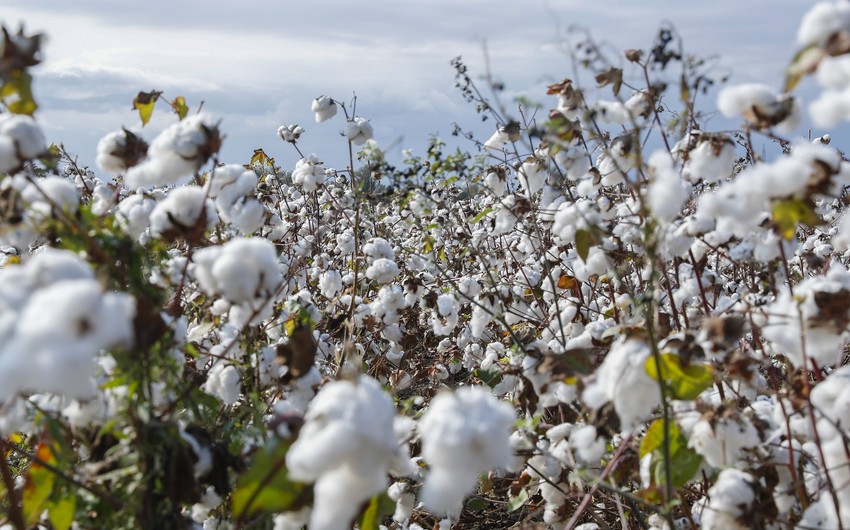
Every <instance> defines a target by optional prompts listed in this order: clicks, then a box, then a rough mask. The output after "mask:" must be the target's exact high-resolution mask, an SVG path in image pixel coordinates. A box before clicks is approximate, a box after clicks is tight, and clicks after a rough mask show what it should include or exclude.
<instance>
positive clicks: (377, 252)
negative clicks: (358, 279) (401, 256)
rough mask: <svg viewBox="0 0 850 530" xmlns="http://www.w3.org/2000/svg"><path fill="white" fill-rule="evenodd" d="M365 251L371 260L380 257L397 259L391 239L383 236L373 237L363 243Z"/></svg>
mask: <svg viewBox="0 0 850 530" xmlns="http://www.w3.org/2000/svg"><path fill="white" fill-rule="evenodd" d="M363 252H364V253H365V254H366V255H367V256H368V257H369V260H370V261H374V260H376V259H379V258H386V259H395V251H393V246H392V245H391V244H390V242H389V241H387V240H386V239H384V238H382V237H373V238H371V239H370V240H369V241H367V242H366V244H365V245H363Z"/></svg>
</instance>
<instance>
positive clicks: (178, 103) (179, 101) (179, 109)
mask: <svg viewBox="0 0 850 530" xmlns="http://www.w3.org/2000/svg"><path fill="white" fill-rule="evenodd" d="M171 108H173V109H174V112H176V113H177V117H178V118H180V119H181V120H182V119H183V118H185V117H186V115H187V114H189V107H188V106H187V105H186V99H185V98H184V97H183V96H177V97H176V98H174V101H172V102H171Z"/></svg>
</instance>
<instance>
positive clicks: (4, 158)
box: [0, 112, 47, 173]
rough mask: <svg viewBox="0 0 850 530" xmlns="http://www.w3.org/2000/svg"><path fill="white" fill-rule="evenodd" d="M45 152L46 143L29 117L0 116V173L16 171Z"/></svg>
mask: <svg viewBox="0 0 850 530" xmlns="http://www.w3.org/2000/svg"><path fill="white" fill-rule="evenodd" d="M46 151H47V141H46V140H45V139H44V134H43V133H42V132H41V128H40V127H39V126H38V124H37V123H36V122H35V120H33V119H32V118H31V117H29V116H23V115H20V114H12V113H9V112H6V113H4V114H0V172H3V173H6V172H8V171H11V170H14V169H17V168H19V167H20V166H21V164H22V163H23V162H24V161H25V160H32V159H34V158H37V157H39V156H40V155H42V154H44V153H45V152H46Z"/></svg>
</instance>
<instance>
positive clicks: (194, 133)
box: [124, 114, 222, 190]
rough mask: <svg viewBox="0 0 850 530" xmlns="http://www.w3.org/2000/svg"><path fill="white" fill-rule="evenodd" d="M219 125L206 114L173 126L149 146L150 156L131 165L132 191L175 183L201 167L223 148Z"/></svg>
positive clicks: (127, 181)
mask: <svg viewBox="0 0 850 530" xmlns="http://www.w3.org/2000/svg"><path fill="white" fill-rule="evenodd" d="M221 139H222V137H221V133H220V132H219V130H218V124H217V123H216V122H215V121H213V119H212V118H211V117H209V116H207V115H206V114H195V115H193V116H188V117H186V118H184V119H182V120H180V121H178V122H177V123H175V124H173V125H171V126H170V127H168V128H167V129H165V130H164V131H162V132H161V133H160V134H159V136H157V137H156V138H155V139H154V141H153V142H151V145H150V148H149V149H148V158H147V159H146V160H145V161H144V162H142V163H140V164H138V165H136V166H133V167H132V168H130V169H129V170H128V171H127V174H126V175H125V176H124V183H125V184H126V185H127V187H128V188H129V189H131V190H135V189H137V188H140V187H143V186H161V185H164V184H173V183H175V182H177V181H178V180H180V179H181V178H183V177H186V176H188V175H191V174H193V173H194V172H195V171H197V170H199V169H200V168H201V166H203V165H204V164H205V163H206V162H207V160H208V159H209V158H210V157H211V156H212V155H213V154H215V153H217V152H218V150H219V149H220V148H221Z"/></svg>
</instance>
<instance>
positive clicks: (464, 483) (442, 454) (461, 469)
mask: <svg viewBox="0 0 850 530" xmlns="http://www.w3.org/2000/svg"><path fill="white" fill-rule="evenodd" d="M515 418H516V415H515V413H514V410H513V407H511V406H510V405H509V404H507V403H505V402H503V401H499V400H498V399H497V398H495V397H493V395H492V394H490V392H489V391H488V390H486V389H484V388H481V387H464V388H460V389H458V390H457V391H456V392H454V393H444V394H438V395H437V396H436V397H435V398H434V399H433V400H432V401H431V405H430V407H428V410H427V411H426V412H425V414H424V415H423V416H422V419H421V420H420V422H419V432H420V435H421V436H422V454H423V456H424V457H425V460H426V461H427V462H428V465H429V466H430V473H429V474H428V477H427V478H426V481H425V486H424V487H423V489H422V496H421V498H422V501H423V502H424V503H425V506H426V507H428V508H429V509H431V510H432V511H434V512H435V513H448V514H449V515H457V514H459V513H460V510H461V506H462V502H463V498H464V496H465V495H466V494H467V493H469V492H470V491H472V489H473V488H474V487H475V483H476V481H477V480H478V477H479V475H481V473H484V472H486V471H489V470H491V469H494V468H498V467H502V466H505V465H507V464H508V463H509V462H510V460H511V457H512V456H513V453H512V451H511V446H510V431H511V426H512V425H513V422H514V420H515Z"/></svg>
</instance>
